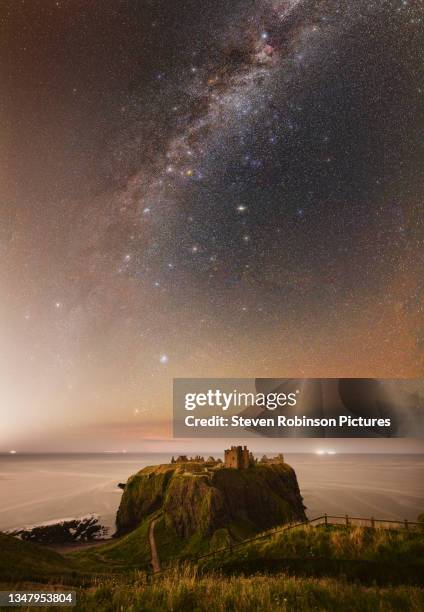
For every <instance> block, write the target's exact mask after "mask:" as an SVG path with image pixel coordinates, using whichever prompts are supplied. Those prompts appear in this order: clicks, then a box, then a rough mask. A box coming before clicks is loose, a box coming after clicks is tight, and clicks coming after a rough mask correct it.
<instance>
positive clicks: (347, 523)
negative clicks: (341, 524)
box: [346, 514, 349, 527]
mask: <svg viewBox="0 0 424 612" xmlns="http://www.w3.org/2000/svg"><path fill="white" fill-rule="evenodd" d="M346 527H349V517H348V515H347V514H346Z"/></svg>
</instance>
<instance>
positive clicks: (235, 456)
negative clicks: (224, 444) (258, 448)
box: [224, 446, 255, 470]
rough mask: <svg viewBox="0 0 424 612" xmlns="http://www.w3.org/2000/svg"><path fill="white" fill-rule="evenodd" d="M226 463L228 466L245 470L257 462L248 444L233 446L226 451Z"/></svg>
mask: <svg viewBox="0 0 424 612" xmlns="http://www.w3.org/2000/svg"><path fill="white" fill-rule="evenodd" d="M224 457H225V460H224V465H225V467H226V468H235V469H236V470H244V469H246V468H248V467H249V466H250V465H253V463H254V462H255V460H254V458H253V455H252V453H251V452H249V450H248V448H247V446H232V447H231V448H227V449H226V450H225V451H224Z"/></svg>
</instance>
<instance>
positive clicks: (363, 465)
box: [0, 453, 424, 531]
mask: <svg viewBox="0 0 424 612" xmlns="http://www.w3.org/2000/svg"><path fill="white" fill-rule="evenodd" d="M169 459H170V457H169V454H166V455H162V454H129V453H128V454H113V455H107V454H92V455H82V454H81V455H0V530H8V529H14V528H18V527H22V526H24V525H32V524H37V523H42V522H45V521H52V520H55V519H62V518H67V517H69V518H70V517H81V516H84V515H87V514H91V513H95V514H98V515H99V516H100V520H101V522H102V523H103V524H104V525H107V526H108V527H110V528H111V531H113V527H114V521H115V514H116V510H117V508H118V505H119V501H120V499H121V495H122V491H121V489H119V488H118V486H117V485H118V483H119V482H125V481H126V480H127V478H128V477H129V476H130V475H131V474H134V473H135V472H136V471H137V470H139V469H141V468H142V467H144V466H146V465H155V464H158V463H164V462H168V461H169ZM286 460H287V462H288V463H290V464H291V465H292V466H293V467H294V469H295V470H296V473H297V477H298V481H299V486H300V490H301V492H302V495H303V497H304V503H305V505H306V506H307V514H308V516H309V518H314V517H315V516H320V515H322V514H323V513H325V512H327V513H328V514H343V515H344V514H350V515H351V516H352V515H355V516H364V517H369V516H375V517H376V518H386V519H404V518H407V519H408V520H411V521H413V520H415V519H416V518H417V515H418V514H419V513H420V512H424V455H332V456H318V455H311V454H309V455H306V454H289V455H287V456H286Z"/></svg>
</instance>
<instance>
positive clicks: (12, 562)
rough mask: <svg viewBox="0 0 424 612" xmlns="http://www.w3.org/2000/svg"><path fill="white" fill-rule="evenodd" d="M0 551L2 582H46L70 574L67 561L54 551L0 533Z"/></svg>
mask: <svg viewBox="0 0 424 612" xmlns="http://www.w3.org/2000/svg"><path fill="white" fill-rule="evenodd" d="M0 550H1V554H0V579H1V580H2V581H4V582H6V581H7V582H11V583H12V582H14V581H16V580H34V581H39V582H46V581H48V580H51V579H52V578H53V577H62V576H66V575H71V572H72V567H71V564H70V563H69V561H67V560H66V559H65V558H64V557H62V556H61V555H59V554H57V553H55V552H54V551H52V550H48V549H47V548H42V547H41V546H38V545H37V544H33V543H29V542H22V541H21V540H18V539H17V538H13V537H12V536H8V535H6V534H3V533H0Z"/></svg>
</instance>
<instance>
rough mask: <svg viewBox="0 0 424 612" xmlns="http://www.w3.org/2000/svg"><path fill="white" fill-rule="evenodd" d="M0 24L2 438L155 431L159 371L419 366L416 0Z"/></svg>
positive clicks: (10, 1) (163, 425) (7, 16)
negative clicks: (0, 79) (0, 84)
mask: <svg viewBox="0 0 424 612" xmlns="http://www.w3.org/2000/svg"><path fill="white" fill-rule="evenodd" d="M0 47H1V49H0V74H1V78H2V88H1V92H0V117H1V120H2V121H1V123H2V138H1V140H0V207H1V216H0V282H1V299H0V338H1V352H0V406H1V410H2V427H1V430H0V450H7V449H10V448H17V449H18V450H21V449H23V450H63V449H65V450H110V449H115V448H128V449H130V450H143V449H145V448H147V446H146V444H148V443H150V444H153V443H155V442H157V444H158V445H159V446H160V443H161V441H162V442H164V441H166V440H168V439H169V436H170V435H171V426H170V425H171V424H170V416H171V397H172V395H171V392H172V379H173V377H199V376H201V377H251V376H253V377H255V376H257V377H311V376H315V377H333V376H334V377H348V376H366V377H379V378H382V377H390V378H398V377H401V378H414V377H419V376H421V375H422V373H423V365H424V317H423V314H424V279H423V269H424V267H423V264H424V261H423V259H424V243H423V241H424V227H423V198H424V172H423V170H424V168H423V166H424V164H423V160H424V138H423V136H424V133H423V132H424V103H423V102H424V7H423V4H422V3H421V2H420V1H419V0H366V1H365V0H356V1H355V2H352V1H351V0H314V1H311V0H231V2H228V0H207V1H206V0H179V1H178V2H174V1H172V0H89V1H87V0H57V1H53V0H2V1H1V3H0ZM148 441H150V442H148ZM153 447H154V444H153ZM149 448H152V446H149Z"/></svg>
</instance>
